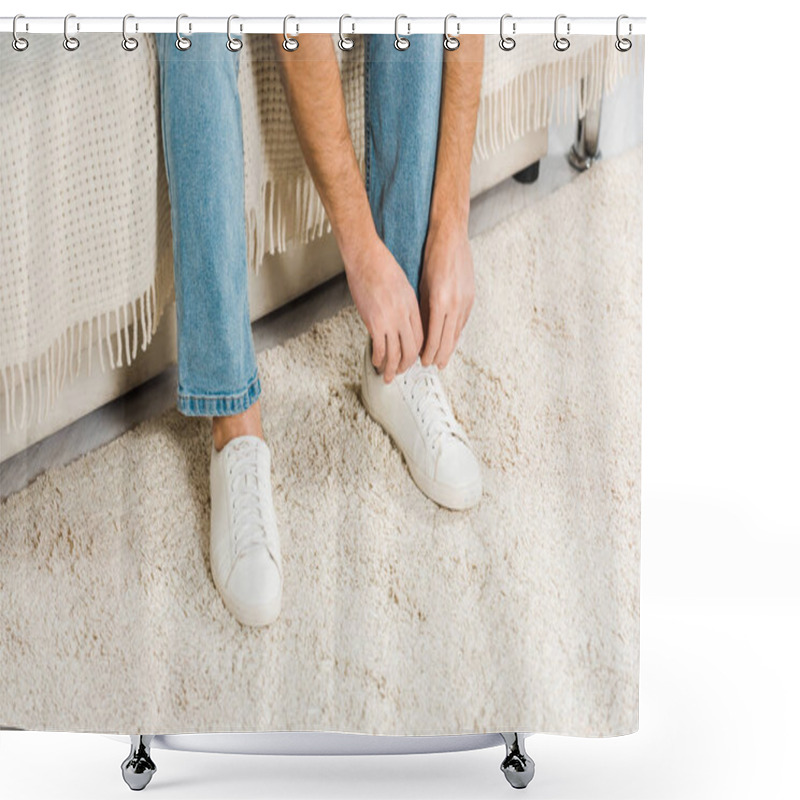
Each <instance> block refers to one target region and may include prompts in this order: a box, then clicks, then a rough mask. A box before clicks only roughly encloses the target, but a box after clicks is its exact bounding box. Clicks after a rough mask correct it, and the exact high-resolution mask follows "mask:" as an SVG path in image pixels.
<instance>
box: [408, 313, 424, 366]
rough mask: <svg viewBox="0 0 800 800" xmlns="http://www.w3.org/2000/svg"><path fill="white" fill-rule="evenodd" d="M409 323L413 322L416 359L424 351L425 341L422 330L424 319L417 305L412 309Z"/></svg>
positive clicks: (412, 329)
mask: <svg viewBox="0 0 800 800" xmlns="http://www.w3.org/2000/svg"><path fill="white" fill-rule="evenodd" d="M409 321H410V322H411V331H412V333H413V334H414V358H416V357H417V356H418V355H419V351H420V350H421V349H422V343H423V342H424V341H425V334H424V333H423V330H422V317H421V316H420V313H419V306H418V305H417V304H416V303H414V305H413V306H412V308H411V314H410V315H409Z"/></svg>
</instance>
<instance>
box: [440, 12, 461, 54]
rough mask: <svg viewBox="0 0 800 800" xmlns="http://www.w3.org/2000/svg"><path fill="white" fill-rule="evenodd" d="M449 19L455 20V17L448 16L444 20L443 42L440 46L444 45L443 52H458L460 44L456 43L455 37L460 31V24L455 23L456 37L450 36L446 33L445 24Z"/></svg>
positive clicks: (453, 15)
mask: <svg viewBox="0 0 800 800" xmlns="http://www.w3.org/2000/svg"><path fill="white" fill-rule="evenodd" d="M451 19H457V17H456V15H455V14H448V15H447V16H446V17H445V18H444V41H443V42H442V44H444V49H445V50H458V47H459V45H460V44H461V42H459V41H458V38H457V36H458V34H459V32H460V29H461V23H460V22H456V35H455V36H451V35H450V34H449V33H448V32H447V23H448V22H449V21H450V20H451Z"/></svg>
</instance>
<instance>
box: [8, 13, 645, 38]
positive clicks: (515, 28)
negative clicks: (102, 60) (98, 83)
mask: <svg viewBox="0 0 800 800" xmlns="http://www.w3.org/2000/svg"><path fill="white" fill-rule="evenodd" d="M559 17H560V19H559V20H558V34H559V36H572V35H585V34H594V35H602V34H607V35H610V36H614V35H616V33H617V18H616V17H570V16H567V15H559ZM645 20H646V18H645V17H624V18H623V19H622V20H621V21H620V35H621V36H631V35H634V36H635V35H637V34H643V33H644V32H645V30H644V29H645ZM13 23H14V18H13V17H0V31H4V32H7V33H11V32H12V30H13ZM176 23H177V19H176V17H135V16H131V17H129V18H128V21H127V24H126V30H127V33H128V35H133V34H134V33H169V32H173V33H174V32H175V31H176ZM554 23H555V17H514V16H510V15H505V20H504V22H503V32H504V34H505V35H508V36H518V35H521V34H528V33H539V34H542V33H544V34H551V35H552V34H553V33H554ZM340 24H341V26H342V28H341V29H342V31H343V32H344V34H345V35H350V34H354V33H355V34H363V33H390V34H394V33H395V25H397V26H398V30H399V33H400V34H402V35H403V36H408V35H411V36H413V35H414V34H415V33H438V34H444V30H445V18H444V17H408V16H404V15H401V16H400V17H399V18H395V17H354V16H349V15H347V16H346V17H345V19H344V20H343V21H342V22H341V23H340V20H339V17H299V16H298V17H295V16H291V17H289V18H287V20H286V22H285V21H284V17H236V18H235V19H234V20H233V22H232V23H231V32H232V33H234V34H242V33H283V32H284V25H286V30H287V31H288V33H289V34H291V35H297V34H299V33H330V34H338V33H339V31H340ZM64 28H65V18H64V17H26V16H20V17H19V19H18V20H17V33H18V34H25V33H30V34H36V33H62V34H63V33H64ZM67 28H68V32H69V34H70V35H75V34H78V33H120V34H121V33H122V17H80V16H77V15H70V16H69V19H68V20H67ZM180 30H181V33H182V34H185V33H193V32H198V33H201V32H208V33H226V32H227V30H228V18H227V17H193V16H190V15H181V20H180ZM447 30H448V32H449V33H450V35H451V36H459V35H462V34H479V33H483V34H497V35H498V36H499V35H500V17H499V16H497V17H458V16H453V15H450V17H449V19H448V22H447Z"/></svg>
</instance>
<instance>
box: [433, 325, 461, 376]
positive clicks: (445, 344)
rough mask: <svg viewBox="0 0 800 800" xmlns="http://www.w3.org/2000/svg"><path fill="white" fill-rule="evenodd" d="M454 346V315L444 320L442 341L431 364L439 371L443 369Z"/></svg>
mask: <svg viewBox="0 0 800 800" xmlns="http://www.w3.org/2000/svg"><path fill="white" fill-rule="evenodd" d="M455 346H456V317H455V314H447V315H446V316H445V318H444V326H443V327H442V340H441V342H440V344H439V349H438V350H437V351H436V355H435V356H434V359H433V363H434V364H436V366H437V367H439V369H444V368H445V367H446V366H447V362H448V361H449V360H450V356H451V355H453V350H455Z"/></svg>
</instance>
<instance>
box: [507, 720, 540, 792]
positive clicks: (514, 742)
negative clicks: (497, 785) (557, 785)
mask: <svg viewBox="0 0 800 800" xmlns="http://www.w3.org/2000/svg"><path fill="white" fill-rule="evenodd" d="M500 735H501V736H502V737H503V740H504V741H505V743H506V757H505V758H504V759H503V763H502V764H501V765H500V769H501V770H502V771H503V775H505V776H506V780H507V781H508V782H509V783H510V784H511V785H512V786H513V787H514V788H515V789H524V788H525V787H526V786H527V785H528V784H529V783H530V782H531V781H532V780H533V773H534V770H535V765H534V763H533V759H532V758H531V757H530V756H529V755H528V754H527V753H526V752H525V734H524V733H501V734H500Z"/></svg>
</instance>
